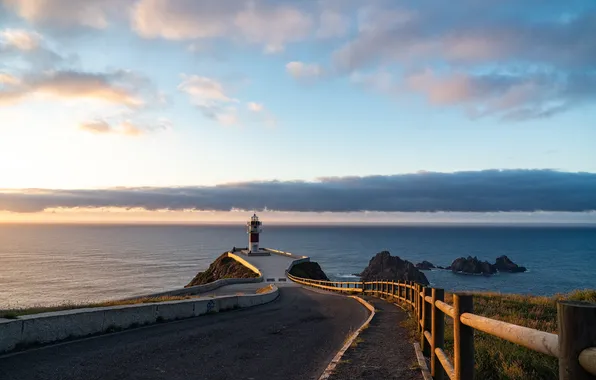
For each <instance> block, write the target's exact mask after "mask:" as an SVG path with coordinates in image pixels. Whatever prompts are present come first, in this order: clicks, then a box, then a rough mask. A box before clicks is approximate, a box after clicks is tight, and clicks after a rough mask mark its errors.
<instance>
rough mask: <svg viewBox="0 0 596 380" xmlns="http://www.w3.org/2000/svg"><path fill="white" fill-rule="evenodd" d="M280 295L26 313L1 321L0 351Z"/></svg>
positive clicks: (263, 301)
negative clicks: (13, 318)
mask: <svg viewBox="0 0 596 380" xmlns="http://www.w3.org/2000/svg"><path fill="white" fill-rule="evenodd" d="M278 296H279V289H278V288H277V287H276V286H275V285H273V286H272V289H271V291H269V292H267V293H262V294H248V295H237V296H222V297H213V298H204V299H195V300H181V301H167V302H157V303H150V304H136V305H121V306H109V307H99V308H86V309H73V310H64V311H56V312H49V313H41V314H33V315H26V316H22V317H19V319H15V320H8V319H6V320H0V353H6V352H9V351H12V350H16V349H21V348H25V347H28V346H34V345H39V344H48V343H54V342H59V341H62V340H67V339H73V338H81V337H86V336H90V335H97V334H102V333H109V332H113V331H118V330H124V329H128V328H134V327H139V326H143V325H150V324H154V323H159V322H165V321H173V320H177V319H185V318H192V317H197V316H200V315H205V314H209V313H217V312H221V311H226V310H233V309H242V308H247V307H251V306H257V305H263V304H266V303H269V302H272V301H274V300H275V299H276V298H277V297H278Z"/></svg>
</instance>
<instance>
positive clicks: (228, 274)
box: [185, 253, 259, 288]
mask: <svg viewBox="0 0 596 380" xmlns="http://www.w3.org/2000/svg"><path fill="white" fill-rule="evenodd" d="M255 277H259V275H258V274H256V273H255V272H253V271H252V270H250V269H248V268H247V267H245V266H244V265H242V264H240V263H239V262H238V261H236V260H234V259H232V258H230V257H228V256H227V254H226V253H224V254H223V255H221V256H219V257H218V258H217V259H216V260H215V261H214V262H213V263H211V265H209V268H208V269H207V270H206V271H204V272H199V273H197V275H196V276H195V277H194V278H193V279H192V281H191V282H189V283H188V285H186V286H185V288H188V287H189V286H195V285H204V284H207V283H210V282H213V281H216V280H221V279H222V278H255Z"/></svg>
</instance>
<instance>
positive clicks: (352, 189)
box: [0, 170, 596, 213]
mask: <svg viewBox="0 0 596 380" xmlns="http://www.w3.org/2000/svg"><path fill="white" fill-rule="evenodd" d="M55 207H68V208H70V207H126V208H136V207H140V208H144V209H147V210H157V209H169V210H186V209H194V210H219V211H227V210H231V209H244V210H252V209H256V210H261V209H265V208H267V209H269V210H277V211H314V212H325V211H330V212H348V211H387V212H391V211H402V212H435V211H445V212H449V211H460V212H495V211H523V212H532V211H540V210H542V211H569V212H581V211H591V210H596V174H594V173H566V172H557V171H551V170H503V171H499V170H485V171H477V172H457V173H417V174H403V175H393V176H369V177H337V178H322V179H320V180H319V181H316V182H302V181H288V182H279V181H270V182H246V183H237V184H226V185H219V186H214V187H172V188H116V189H105V190H23V191H20V192H14V191H11V192H8V191H6V192H0V210H7V211H13V212H21V213H22V212H37V211H42V210H45V209H48V208H55Z"/></svg>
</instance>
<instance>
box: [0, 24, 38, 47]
mask: <svg viewBox="0 0 596 380" xmlns="http://www.w3.org/2000/svg"><path fill="white" fill-rule="evenodd" d="M0 39H2V41H3V43H4V44H5V46H6V47H10V48H14V49H17V50H23V51H27V50H35V49H37V48H39V47H40V44H41V40H42V37H41V35H40V34H39V33H37V32H31V31H27V30H21V29H5V30H3V31H1V32H0Z"/></svg>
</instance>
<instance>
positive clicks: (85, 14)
mask: <svg viewBox="0 0 596 380" xmlns="http://www.w3.org/2000/svg"><path fill="white" fill-rule="evenodd" d="M0 2H2V3H4V5H5V6H6V7H7V8H9V9H12V10H13V11H14V12H15V13H17V14H18V15H19V16H20V17H22V18H24V19H25V20H27V21H29V22H31V23H34V24H40V25H44V26H49V27H54V28H72V27H78V26H83V27H89V28H94V29H104V28H106V27H107V26H108V25H109V21H108V19H109V16H110V15H112V14H116V13H117V12H118V11H120V12H121V11H122V9H123V8H126V7H128V6H129V4H131V3H132V1H131V0H76V1H72V0H0Z"/></svg>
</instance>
